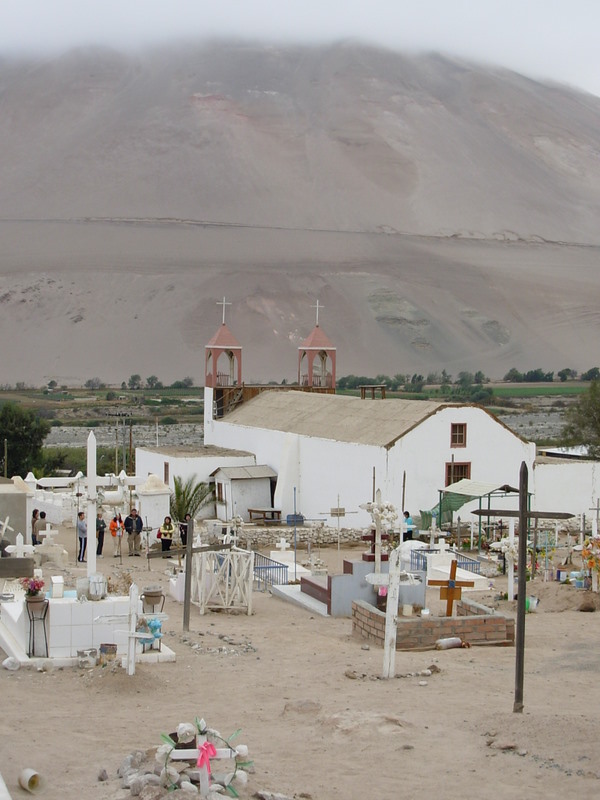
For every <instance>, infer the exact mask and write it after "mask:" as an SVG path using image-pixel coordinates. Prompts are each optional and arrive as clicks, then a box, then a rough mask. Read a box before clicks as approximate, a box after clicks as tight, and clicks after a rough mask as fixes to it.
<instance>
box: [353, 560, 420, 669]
mask: <svg viewBox="0 0 600 800" xmlns="http://www.w3.org/2000/svg"><path fill="white" fill-rule="evenodd" d="M388 564H389V570H390V571H389V573H386V572H383V573H379V574H378V573H376V572H371V573H370V574H369V575H365V579H366V581H367V583H371V584H373V585H374V586H387V587H388V593H387V604H386V609H385V633H384V642H383V672H382V677H383V678H393V677H394V675H395V674H396V636H397V632H398V631H397V625H398V597H399V594H400V582H401V580H402V581H407V582H408V583H409V584H414V583H416V582H417V581H416V579H415V577H414V575H412V574H411V573H410V572H405V571H404V570H401V569H400V548H399V547H396V549H395V550H392V552H391V553H390V557H389V561H388Z"/></svg>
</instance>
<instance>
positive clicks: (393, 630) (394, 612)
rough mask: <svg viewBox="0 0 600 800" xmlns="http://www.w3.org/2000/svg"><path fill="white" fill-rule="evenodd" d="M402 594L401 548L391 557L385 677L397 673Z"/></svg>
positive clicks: (386, 620) (385, 642)
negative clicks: (399, 610)
mask: <svg viewBox="0 0 600 800" xmlns="http://www.w3.org/2000/svg"><path fill="white" fill-rule="evenodd" d="M399 594H400V548H399V547H397V548H396V549H395V550H392V552H391V553H390V557H389V584H388V593H387V604H386V607H385V638H384V643H383V677H384V678H393V677H394V675H395V674H396V637H397V633H398V630H397V626H398V595H399Z"/></svg>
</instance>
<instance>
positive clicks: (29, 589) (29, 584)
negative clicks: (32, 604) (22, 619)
mask: <svg viewBox="0 0 600 800" xmlns="http://www.w3.org/2000/svg"><path fill="white" fill-rule="evenodd" d="M20 583H21V586H22V587H23V588H24V589H25V595H26V596H27V597H35V596H36V595H37V594H39V593H40V592H41V591H42V589H43V588H44V581H43V580H41V578H21V581H20Z"/></svg>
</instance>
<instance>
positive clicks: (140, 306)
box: [0, 41, 600, 384]
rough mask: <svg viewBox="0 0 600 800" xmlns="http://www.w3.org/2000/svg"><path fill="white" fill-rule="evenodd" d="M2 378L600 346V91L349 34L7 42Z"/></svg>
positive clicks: (418, 364) (529, 355)
mask: <svg viewBox="0 0 600 800" xmlns="http://www.w3.org/2000/svg"><path fill="white" fill-rule="evenodd" d="M0 152H1V153H2V158H1V162H0V164H1V166H0V336H1V337H2V341H3V343H4V345H3V358H2V369H1V373H0V383H14V382H16V381H21V380H22V381H25V382H31V383H34V384H41V383H43V382H45V381H46V380H50V379H55V380H57V381H58V382H59V383H71V382H76V381H85V380H86V379H87V378H90V377H94V376H98V377H100V378H101V379H103V380H105V381H107V382H120V381H121V380H124V379H125V380H126V379H127V378H128V377H129V375H130V374H132V373H134V372H136V373H140V374H141V375H142V376H143V377H145V376H146V375H151V374H156V375H158V377H159V378H160V379H161V380H163V381H165V382H167V381H168V382H170V381H172V380H174V379H176V378H181V377H183V376H184V375H192V376H193V377H194V378H195V381H196V383H197V384H200V383H202V380H203V374H204V366H203V361H204V345H205V344H206V342H207V341H208V340H209V338H210V337H211V335H212V333H213V332H214V330H215V329H216V328H217V327H218V325H219V323H220V321H221V310H220V307H219V306H217V304H216V303H217V301H218V300H219V299H220V298H222V297H223V296H224V295H225V296H226V297H227V300H228V301H231V303H232V305H231V306H228V307H227V322H228V324H229V325H230V327H231V329H232V330H233V331H234V333H235V335H236V336H237V338H238V339H239V341H240V342H241V344H242V345H243V347H244V365H245V366H244V378H245V380H246V381H252V380H281V379H282V378H286V379H288V380H290V379H293V378H294V376H295V374H296V369H297V347H298V344H299V342H300V341H301V340H302V339H303V338H304V337H305V336H306V335H307V334H308V333H309V331H310V330H311V328H312V326H313V324H314V319H315V318H314V309H312V308H311V306H313V305H314V304H315V301H316V300H317V299H319V302H320V304H321V305H322V306H324V310H323V311H322V312H321V314H320V323H321V325H322V327H323V329H324V330H325V331H326V332H327V335H328V336H329V338H330V339H331V340H332V341H333V342H334V344H335V345H336V346H337V348H338V374H340V375H341V374H348V373H356V374H365V375H375V374H377V373H385V374H395V373H399V372H410V373H412V372H415V371H416V372H421V373H423V374H426V373H427V372H429V371H432V370H441V369H442V368H445V369H446V370H447V371H448V372H449V373H451V374H454V375H456V374H457V372H458V371H460V370H473V371H474V370H479V369H480V370H482V371H483V372H485V373H486V374H487V375H489V376H490V377H496V378H497V377H501V376H502V375H503V374H504V373H505V372H506V371H508V369H509V368H510V367H512V366H515V367H517V368H518V369H521V370H527V369H532V368H536V367H542V368H543V369H544V370H552V369H554V370H558V369H560V368H562V367H570V368H574V369H578V370H584V369H588V368H589V367H591V366H595V365H596V363H597V361H598V355H597V342H598V335H599V332H600V312H599V310H598V309H599V307H600V303H599V301H600V288H599V280H598V265H599V253H600V250H599V248H600V227H599V226H598V212H599V209H600V159H599V154H600V98H597V97H595V96H592V95H587V94H583V93H581V92H577V91H574V90H572V89H570V88H566V87H562V86H556V85H547V84H542V83H539V82H535V81H533V80H531V79H528V78H525V77H523V76H520V75H517V74H515V73H513V72H509V71H506V70H501V69H496V68H489V67H483V66H480V65H474V64H471V63H466V62H461V61H459V60H457V59H454V58H452V59H451V58H446V57H443V56H440V55H435V54H431V55H421V56H410V57H409V56H405V55H402V54H399V53H394V52H390V51H386V50H381V49H376V48H371V47H366V46H362V45H359V44H356V43H352V42H344V43H340V44H337V45H331V46H329V47H312V48H311V47H306V46H305V47H300V46H281V47H276V46H274V45H268V46H267V45H262V44H259V43H248V42H225V41H220V42H211V43H198V44H195V45H193V44H190V43H187V44H180V43H179V44H173V45H170V46H165V47H163V48H153V49H147V50H144V51H141V52H137V53H135V54H134V53H122V52H116V51H111V50H107V49H98V48H96V49H78V50H74V51H70V52H68V53H66V54H64V55H62V56H60V57H54V58H45V59H43V60H42V59H41V58H40V59H38V60H36V59H35V58H31V57H30V58H27V59H25V58H23V59H20V60H17V59H11V60H9V59H4V60H2V61H0Z"/></svg>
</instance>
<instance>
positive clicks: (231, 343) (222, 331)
mask: <svg viewBox="0 0 600 800" xmlns="http://www.w3.org/2000/svg"><path fill="white" fill-rule="evenodd" d="M206 347H223V348H225V349H230V350H239V349H241V347H242V346H241V344H240V343H239V342H238V340H237V339H236V338H235V336H234V335H233V333H232V332H231V331H230V330H229V328H228V327H227V325H226V324H225V323H223V324H222V325H221V326H220V327H219V328H218V330H217V332H216V333H215V335H214V336H213V337H212V339H211V340H210V341H209V343H208V344H207V345H206Z"/></svg>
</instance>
